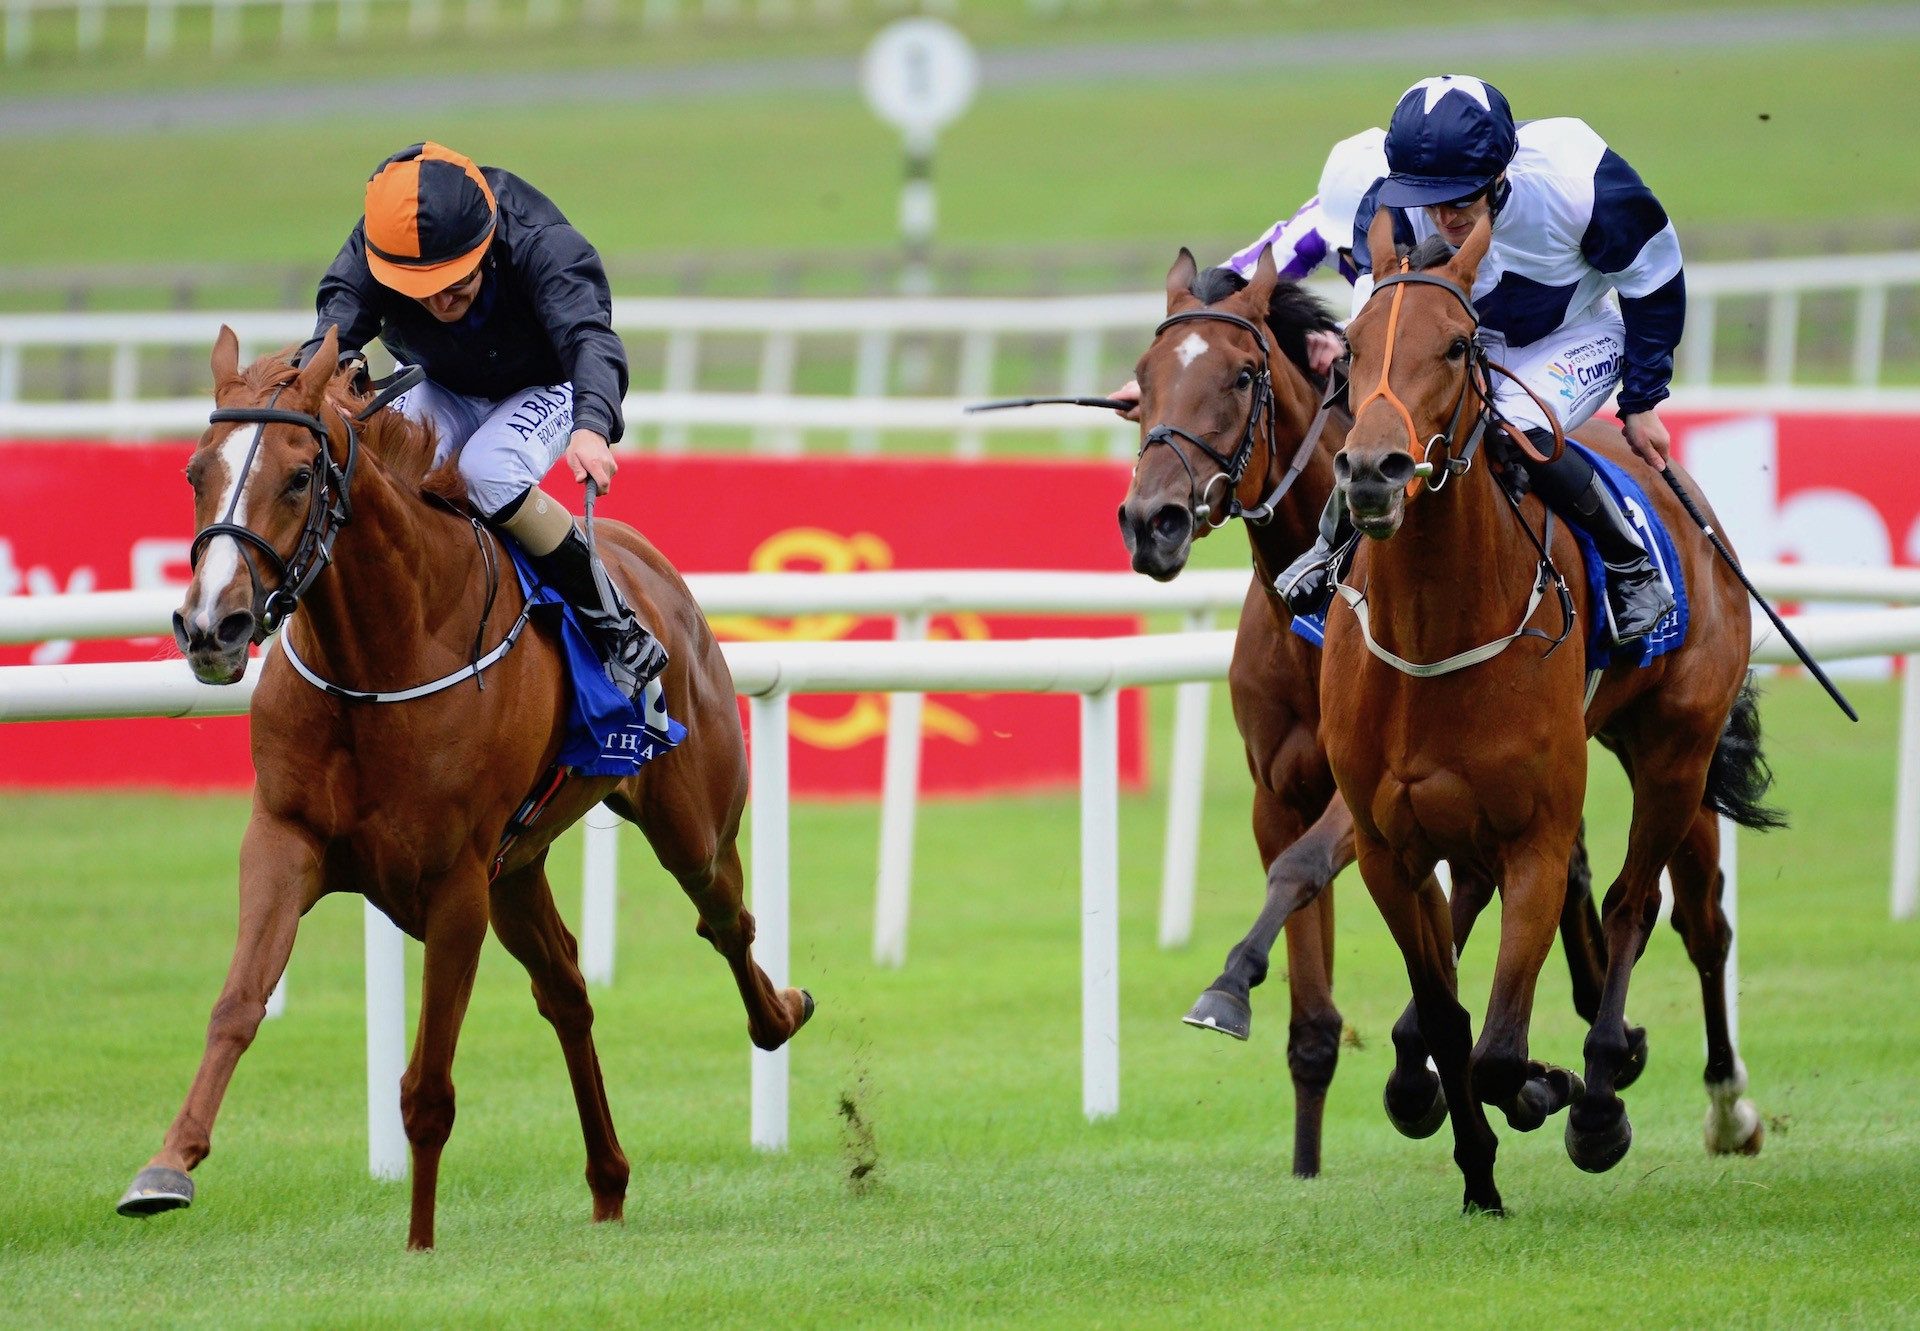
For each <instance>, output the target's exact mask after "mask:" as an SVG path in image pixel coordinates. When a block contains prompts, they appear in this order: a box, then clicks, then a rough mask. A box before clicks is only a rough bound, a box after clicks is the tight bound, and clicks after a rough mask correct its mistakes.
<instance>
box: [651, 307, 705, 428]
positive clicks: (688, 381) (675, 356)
mask: <svg viewBox="0 0 1920 1331" xmlns="http://www.w3.org/2000/svg"><path fill="white" fill-rule="evenodd" d="M699 378H700V334H699V333H697V332H695V331H694V330H693V329H691V328H676V329H674V330H673V331H672V332H671V333H668V334H667V363H666V366H665V367H664V373H663V374H662V376H661V384H660V386H661V388H662V389H663V390H664V391H666V392H668V393H691V392H693V391H694V388H695V386H696V384H697V383H698V381H699ZM691 437H692V436H691V434H690V433H689V432H688V429H687V427H686V426H685V425H664V426H662V427H661V428H660V451H661V452H662V453H684V452H686V451H687V441H688V440H689V439H690V438H691Z"/></svg>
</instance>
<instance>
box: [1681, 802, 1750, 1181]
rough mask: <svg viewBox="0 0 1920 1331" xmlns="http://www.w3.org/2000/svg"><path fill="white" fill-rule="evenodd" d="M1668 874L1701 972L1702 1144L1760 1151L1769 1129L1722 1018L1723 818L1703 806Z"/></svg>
mask: <svg viewBox="0 0 1920 1331" xmlns="http://www.w3.org/2000/svg"><path fill="white" fill-rule="evenodd" d="M1667 868H1668V871H1669V873H1670V874H1671V875H1672V878H1673V927H1674V928H1675V929H1676V930H1678V931H1679V933H1680V938H1681V940H1682V941H1683V942H1684V943H1685V944H1686V948H1687V957H1688V958H1689V959H1690V960H1691V961H1692V962H1693V968H1694V969H1695V970H1696V971H1698V972H1699V973H1700V1004H1701V1007H1702V1008H1703V1009H1704V1011H1705V1014H1706V1022H1707V1097H1708V1105H1707V1124H1706V1140H1707V1149H1708V1150H1709V1151H1711V1152H1713V1153H1714V1154H1716V1155H1729V1154H1734V1153H1739V1154H1741V1155H1755V1154H1758V1153H1759V1150H1760V1144H1761V1141H1762V1140H1763V1139H1764V1138H1765V1136H1766V1128H1765V1127H1764V1125H1763V1124H1762V1123H1761V1121H1760V1111H1759V1110H1758V1109H1757V1108H1755V1107H1754V1103H1753V1101H1751V1100H1749V1099H1747V1095H1746V1092H1747V1066H1746V1064H1745V1063H1743V1062H1741V1060H1740V1053H1739V1051H1738V1050H1737V1049H1735V1048H1734V1046H1733V1036H1732V1032H1731V1030H1730V1029H1729V1027H1728V1023H1727V974H1726V967H1727V953H1728V952H1729V951H1730V950H1731V949H1732V947H1733V926H1732V925H1731V924H1729V923H1728V922H1727V917H1726V914H1725V913H1724V912H1723V911H1722V910H1721V907H1720V894H1721V891H1722V890H1723V889H1724V887H1725V886H1726V883H1725V878H1724V876H1723V875H1722V874H1721V872H1720V819H1719V817H1718V816H1717V815H1716V814H1714V813H1713V812H1711V811H1710V810H1706V809H1702V810H1701V811H1700V813H1699V815H1698V816H1697V817H1695V818H1694V820H1693V826H1692V827H1691V828H1689V829H1688V831H1687V837H1686V840H1685V841H1683V842H1682V843H1681V844H1680V850H1679V852H1678V853H1677V854H1676V855H1675V856H1674V857H1673V859H1672V860H1671V861H1669V863H1668V866H1667Z"/></svg>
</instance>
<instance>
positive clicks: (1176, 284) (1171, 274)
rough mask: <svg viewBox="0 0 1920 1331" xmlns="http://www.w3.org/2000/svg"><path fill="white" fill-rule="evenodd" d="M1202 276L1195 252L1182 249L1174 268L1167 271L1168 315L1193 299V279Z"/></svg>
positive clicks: (1182, 247)
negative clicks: (1194, 257) (1195, 260)
mask: <svg viewBox="0 0 1920 1331" xmlns="http://www.w3.org/2000/svg"><path fill="white" fill-rule="evenodd" d="M1199 275H1200V265H1199V264H1197V263H1195V262H1194V259H1193V251H1192V250H1190V249H1188V248H1187V247H1186V246H1185V245H1182V246H1181V247H1180V257H1179V258H1177V259H1175V260H1174V261H1173V267H1171V268H1169V269H1167V313H1168V314H1172V313H1173V311H1174V309H1175V307H1177V306H1179V305H1181V304H1183V303H1185V302H1186V301H1189V300H1192V299H1193V279H1194V278H1196V277H1198V276H1199Z"/></svg>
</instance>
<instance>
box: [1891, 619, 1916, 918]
mask: <svg viewBox="0 0 1920 1331" xmlns="http://www.w3.org/2000/svg"><path fill="white" fill-rule="evenodd" d="M1901 665H1902V675H1903V678H1902V679H1901V681H1900V768H1899V772H1900V775H1899V778H1898V784H1897V785H1896V787H1895V791H1894V797H1893V903H1892V905H1893V918H1894V919H1896V920H1910V919H1912V918H1913V917H1914V915H1915V913H1916V912H1920V654H1909V655H1908V656H1907V657H1906V658H1905V659H1904V660H1903V661H1902V663H1901Z"/></svg>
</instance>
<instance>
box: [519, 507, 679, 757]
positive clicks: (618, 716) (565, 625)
mask: <svg viewBox="0 0 1920 1331" xmlns="http://www.w3.org/2000/svg"><path fill="white" fill-rule="evenodd" d="M504 544H505V545H506V547H507V551H508V553H509V554H511V555H512V556H513V568H514V572H516V573H518V574H519V575H520V590H521V591H522V592H524V593H525V594H526V597H527V602H528V604H529V605H530V606H532V607H533V612H534V614H535V615H538V616H541V617H543V618H545V619H547V621H548V622H549V623H550V624H552V623H557V625H558V628H559V638H560V647H561V658H562V660H563V661H564V662H565V663H566V673H567V733H566V735H565V737H564V738H563V739H562V740H561V743H560V758H559V762H560V765H561V766H562V767H565V768H568V769H569V770H571V771H572V772H573V773H574V774H575V775H576V776H632V775H633V774H634V773H635V772H637V771H639V770H640V769H641V768H642V767H644V766H645V765H646V764H647V763H648V762H649V761H650V760H652V759H654V758H657V757H659V756H660V755H661V754H663V753H666V752H667V751H668V750H670V749H672V748H673V747H674V746H675V745H676V744H678V743H679V742H680V741H681V740H683V739H685V738H686V737H687V728H686V727H685V726H683V725H681V724H680V723H679V722H678V721H676V720H674V719H673V718H672V717H670V716H668V715H667V701H666V694H665V693H664V692H663V691H662V690H661V688H660V681H659V680H657V679H656V680H653V681H651V682H649V683H648V685H647V687H646V689H645V690H644V691H643V692H642V693H641V695H640V700H639V701H638V702H635V701H634V700H633V699H630V698H628V697H627V696H626V695H625V694H623V693H621V692H620V690H619V689H617V688H615V687H614V684H613V681H612V680H611V679H608V678H607V671H606V667H605V666H603V665H601V664H600V658H599V656H598V655H597V654H596V653H595V652H594V650H593V642H592V640H591V639H590V638H589V637H588V636H587V631H586V629H585V628H583V627H582V626H581V624H580V621H579V618H578V616H576V615H575V613H574V610H573V607H572V606H570V605H568V604H567V603H566V601H565V600H563V599H562V598H561V596H560V593H558V592H556V591H555V590H554V589H553V588H551V587H549V586H548V585H547V584H546V583H544V582H542V581H541V580H540V575H539V574H538V573H535V572H534V571H533V566H532V565H531V564H530V563H529V562H528V560H527V554H526V552H525V551H524V550H522V549H521V548H520V547H519V546H518V545H516V544H514V543H513V542H512V541H507V542H505V543H504Z"/></svg>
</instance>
